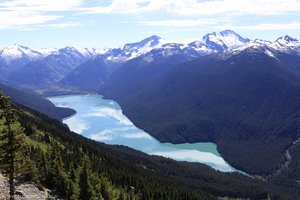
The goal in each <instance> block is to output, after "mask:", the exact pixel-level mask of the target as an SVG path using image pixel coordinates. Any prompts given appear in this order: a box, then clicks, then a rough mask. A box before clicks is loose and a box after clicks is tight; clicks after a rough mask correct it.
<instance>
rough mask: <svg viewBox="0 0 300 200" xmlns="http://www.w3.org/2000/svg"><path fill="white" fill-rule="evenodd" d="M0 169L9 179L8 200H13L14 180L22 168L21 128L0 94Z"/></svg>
mask: <svg viewBox="0 0 300 200" xmlns="http://www.w3.org/2000/svg"><path fill="white" fill-rule="evenodd" d="M0 123H1V124H2V130H0V169H1V171H2V173H4V174H5V175H7V176H8V178H9V194H10V199H11V200H13V199H14V194H15V187H14V179H15V177H16V176H18V175H20V174H22V172H23V171H22V168H23V167H24V163H23V162H24V160H25V159H24V157H23V155H22V147H23V128H22V127H21V125H20V124H19V122H18V121H17V117H16V114H15V111H14V109H13V108H12V104H11V102H10V100H9V98H8V97H5V96H4V95H3V94H2V93H1V92H0Z"/></svg>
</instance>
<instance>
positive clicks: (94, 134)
mask: <svg viewBox="0 0 300 200" xmlns="http://www.w3.org/2000/svg"><path fill="white" fill-rule="evenodd" d="M48 99H49V100H50V101H52V102H53V103H54V104H55V105H56V106H60V107H68V108H72V109H74V110H76V111H77V113H76V114H75V115H73V116H70V117H68V118H66V119H64V120H63V122H64V123H66V124H67V125H68V126H69V128H70V130H72V131H74V132H76V133H78V134H81V135H83V136H85V137H87V138H90V139H93V140H96V141H101V142H104V143H106V144H118V145H125V146H128V147H131V148H134V149H137V150H140V151H143V152H145V153H147V154H150V155H160V156H164V157H168V158H172V159H174V160H179V161H188V162H199V163H204V164H207V165H209V166H211V167H213V168H214V169H217V170H220V171H223V172H233V171H237V170H235V169H234V168H233V167H231V166H230V165H229V164H228V163H227V162H226V161H225V160H224V159H223V158H222V157H221V156H220V154H219V152H218V150H217V148H216V145H215V144H214V143H207V142H199V143H193V144H188V143H185V144H171V143H160V142H159V141H158V140H156V139H155V138H153V137H152V136H151V135H149V134H148V133H146V132H145V131H143V130H141V129H139V128H137V127H136V126H135V125H134V124H133V123H132V122H131V121H130V120H129V119H128V118H127V117H126V116H125V115H124V114H123V113H122V109H121V107H120V105H119V104H118V103H117V102H115V101H113V100H108V99H103V97H102V96H101V95H97V94H93V95H65V96H56V97H49V98H48Z"/></svg>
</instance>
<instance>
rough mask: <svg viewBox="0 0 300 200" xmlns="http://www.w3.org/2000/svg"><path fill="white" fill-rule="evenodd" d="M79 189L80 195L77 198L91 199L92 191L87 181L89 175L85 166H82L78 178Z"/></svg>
mask: <svg viewBox="0 0 300 200" xmlns="http://www.w3.org/2000/svg"><path fill="white" fill-rule="evenodd" d="M79 188H80V194H79V198H80V199H82V200H90V199H91V198H92V197H93V190H92V186H91V183H90V181H89V174H88V169H87V166H86V164H84V166H83V169H82V171H81V173H80V177H79Z"/></svg>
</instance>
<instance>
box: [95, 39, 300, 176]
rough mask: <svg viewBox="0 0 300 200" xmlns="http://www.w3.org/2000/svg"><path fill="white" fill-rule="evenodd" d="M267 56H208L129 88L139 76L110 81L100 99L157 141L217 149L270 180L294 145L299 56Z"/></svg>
mask: <svg viewBox="0 0 300 200" xmlns="http://www.w3.org/2000/svg"><path fill="white" fill-rule="evenodd" d="M263 47H265V45H263ZM270 49H271V48H270ZM272 51H274V55H275V56H270V54H269V53H267V52H265V51H264V49H261V48H257V46H249V47H248V48H246V49H243V50H240V51H238V52H234V53H233V52H228V51H225V52H224V53H217V54H210V55H207V56H202V57H200V58H199V59H196V60H194V61H191V62H187V63H183V64H181V65H177V66H173V67H169V69H168V70H167V71H165V72H164V73H162V74H160V75H159V76H156V77H153V78H152V79H147V80H145V81H139V82H138V84H131V83H132V80H135V79H138V78H139V76H140V75H139V76H136V77H130V76H129V75H127V76H125V75H123V76H122V77H123V79H122V78H120V77H118V79H113V78H114V77H116V76H115V75H112V79H111V81H110V80H109V81H108V82H107V84H104V86H103V87H102V88H101V90H100V93H101V94H104V96H105V97H107V98H112V99H116V100H117V101H118V102H119V103H120V104H121V106H122V108H123V112H124V113H125V114H126V115H127V116H129V118H130V119H131V120H132V121H133V122H134V123H135V124H136V125H138V126H139V127H140V128H142V129H144V130H146V131H147V132H149V133H151V134H152V135H153V136H155V137H156V138H158V139H159V140H160V141H163V142H173V143H185V142H199V141H212V142H216V143H217V144H218V149H219V150H220V152H221V153H222V155H223V156H224V157H225V159H226V160H228V161H229V162H230V163H231V164H233V165H234V166H236V167H237V168H238V169H242V170H244V171H246V172H248V173H252V174H261V175H262V174H272V173H273V172H275V171H276V170H277V169H278V168H279V167H280V166H281V164H282V163H283V161H284V160H285V159H287V158H286V156H285V153H284V152H285V151H286V150H287V148H289V147H290V146H291V145H293V143H294V142H295V141H296V140H297V139H298V138H299V137H300V131H299V129H298V128H297V127H299V126H300V113H299V111H300V103H299V102H300V84H299V83H300V73H299V68H300V64H299V63H300V62H299V56H298V57H297V56H296V55H294V56H293V57H291V56H290V54H287V53H286V52H285V51H283V52H280V51H275V49H272ZM275 53H276V54H275ZM286 56H290V57H288V58H293V59H287V57H286ZM137 66H140V67H141V68H142V66H141V65H137ZM163 66H164V67H165V66H167V65H163ZM128 68H129V67H128ZM131 68H135V67H131ZM162 68H163V67H162ZM121 69H122V68H121ZM121 69H120V70H121ZM120 70H118V71H120ZM116 73H117V72H116ZM123 74H126V73H123ZM129 74H131V73H129ZM124 76H125V78H124ZM126 77H128V78H126ZM119 80H121V82H118V81H119ZM126 81H127V82H129V84H128V83H127V82H126ZM113 82H116V83H118V84H115V85H114V84H113ZM117 85H118V86H119V87H117ZM124 85H125V86H124ZM290 170H291V171H293V170H295V168H294V169H290Z"/></svg>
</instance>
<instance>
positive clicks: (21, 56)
mask: <svg viewBox="0 0 300 200" xmlns="http://www.w3.org/2000/svg"><path fill="white" fill-rule="evenodd" d="M42 57H44V56H43V54H42V53H40V52H38V51H35V50H32V49H30V48H28V47H24V46H19V45H17V44H13V45H11V46H8V47H6V48H4V49H2V50H0V71H1V73H0V80H3V79H6V78H7V76H8V74H9V73H10V72H11V71H13V70H15V69H18V68H21V67H23V66H24V65H26V64H28V63H30V62H32V61H35V60H38V59H41V58H42Z"/></svg>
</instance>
